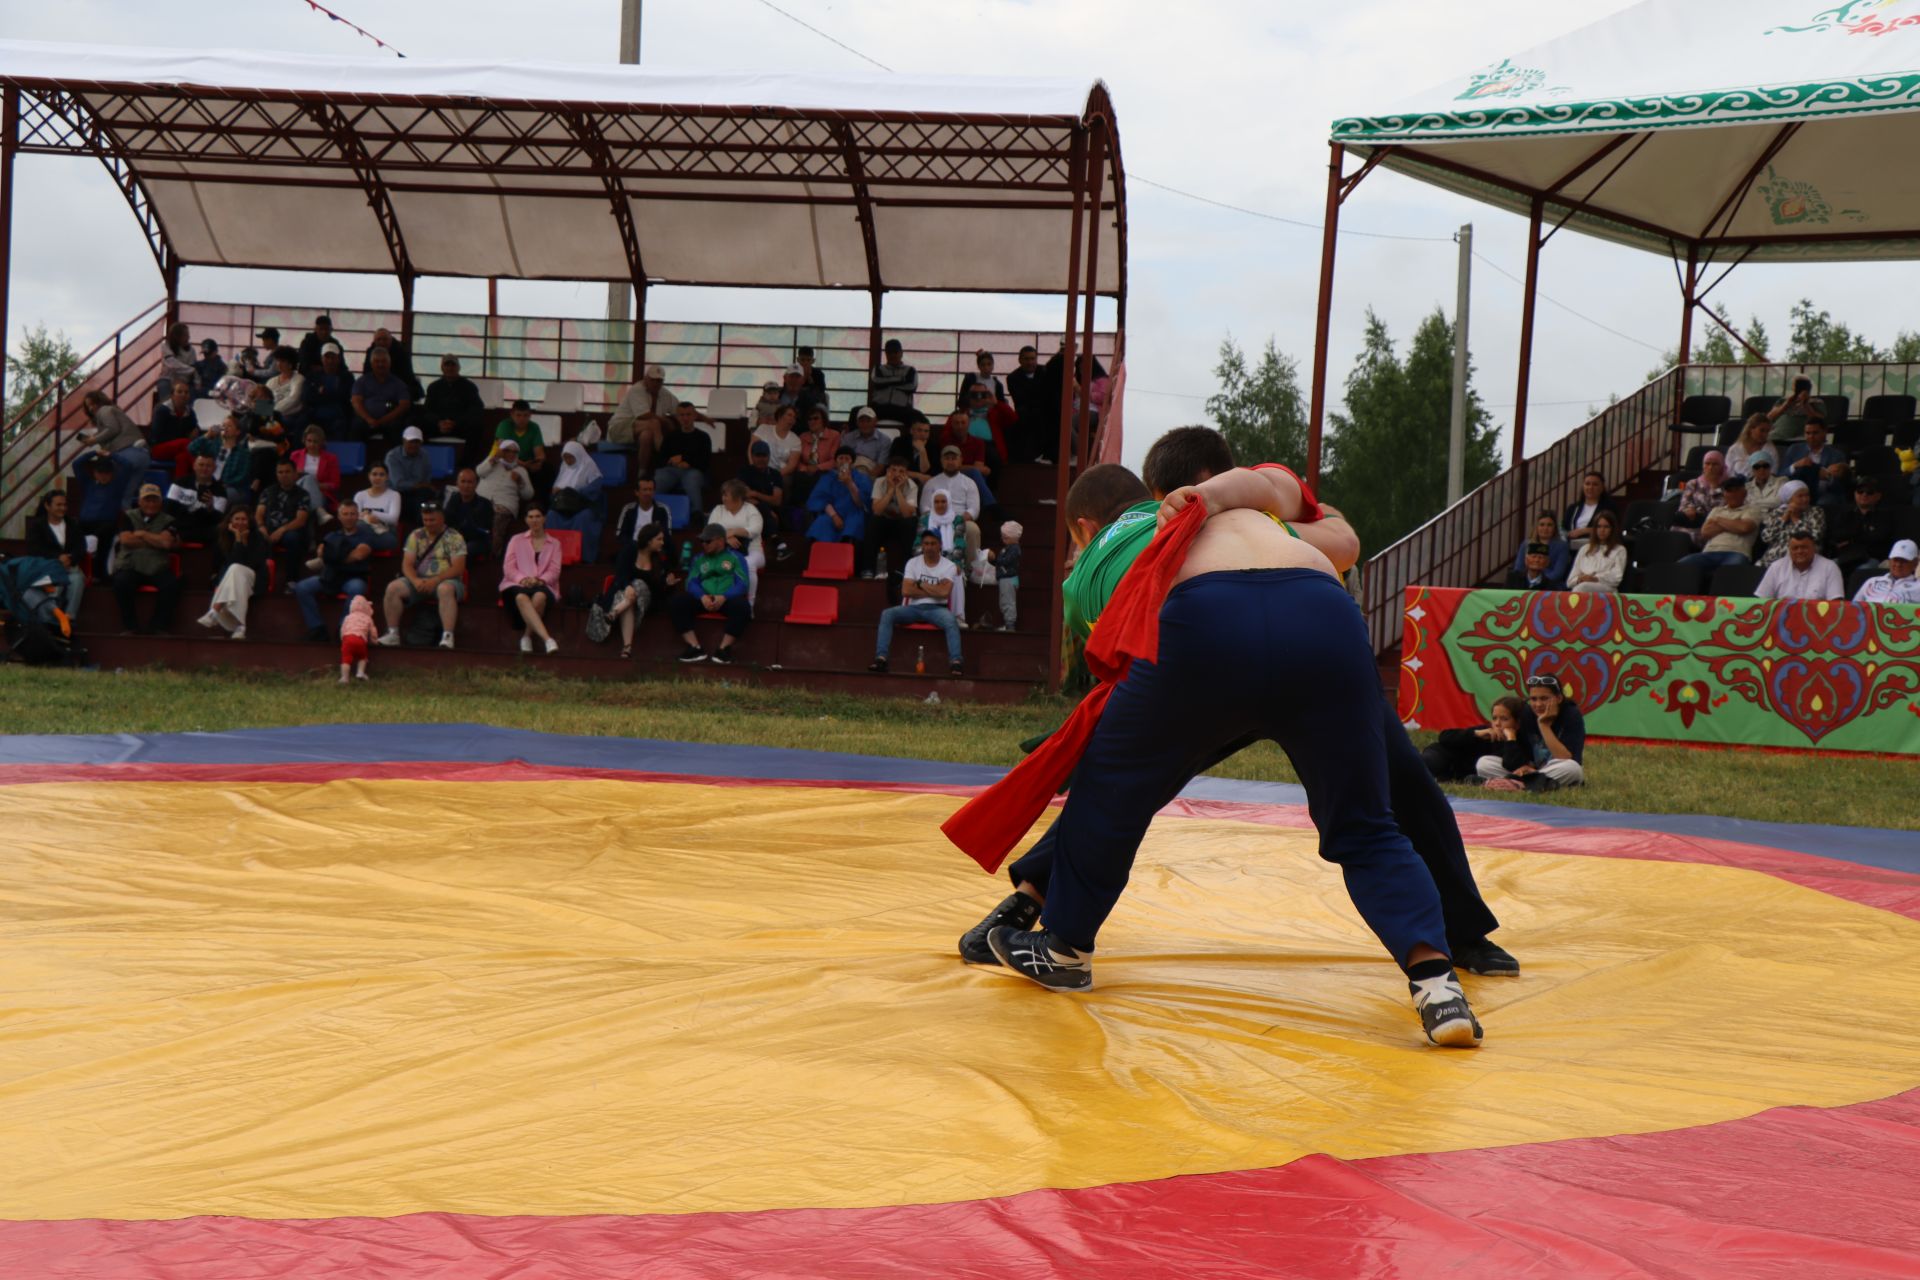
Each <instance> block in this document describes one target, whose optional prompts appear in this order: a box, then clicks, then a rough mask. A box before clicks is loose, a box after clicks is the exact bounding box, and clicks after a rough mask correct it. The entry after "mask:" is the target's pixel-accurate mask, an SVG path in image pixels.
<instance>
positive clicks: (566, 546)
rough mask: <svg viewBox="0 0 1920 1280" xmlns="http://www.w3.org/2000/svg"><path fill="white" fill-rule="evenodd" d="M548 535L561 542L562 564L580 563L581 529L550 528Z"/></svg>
mask: <svg viewBox="0 0 1920 1280" xmlns="http://www.w3.org/2000/svg"><path fill="white" fill-rule="evenodd" d="M547 536H548V537H549V538H552V539H553V540H554V541H556V542H558V543H559V544H560V563H561V564H562V565H569V564H579V563H580V541H581V539H580V531H579V530H578V529H549V530H547Z"/></svg>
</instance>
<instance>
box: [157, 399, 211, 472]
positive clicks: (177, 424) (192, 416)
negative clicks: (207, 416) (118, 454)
mask: <svg viewBox="0 0 1920 1280" xmlns="http://www.w3.org/2000/svg"><path fill="white" fill-rule="evenodd" d="M199 434H200V417H199V415H198V414H196V413H195V412H194V411H193V388H192V387H191V386H189V385H188V384H187V383H186V382H185V381H181V382H176V383H174V384H173V392H172V395H171V396H170V397H169V399H168V400H167V401H166V402H165V403H164V404H160V405H156V406H155V407H154V410H153V422H152V423H151V424H149V426H148V427H147V453H148V455H149V456H150V457H151V459H152V460H153V461H154V462H159V463H164V464H166V466H167V467H168V468H169V469H171V470H172V472H173V474H175V475H176V476H180V475H185V474H186V473H187V471H188V470H189V465H190V464H189V463H188V462H187V457H188V454H187V446H188V445H190V444H192V443H193V441H194V440H195V438H196V437H198V436H199Z"/></svg>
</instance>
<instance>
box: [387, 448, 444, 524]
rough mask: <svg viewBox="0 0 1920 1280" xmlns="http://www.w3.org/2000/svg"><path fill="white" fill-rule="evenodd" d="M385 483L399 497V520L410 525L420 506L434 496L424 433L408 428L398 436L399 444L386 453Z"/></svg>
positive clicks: (431, 464) (430, 458) (430, 465)
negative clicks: (401, 519)
mask: <svg viewBox="0 0 1920 1280" xmlns="http://www.w3.org/2000/svg"><path fill="white" fill-rule="evenodd" d="M387 483H388V484H389V485H391V486H392V487H393V488H394V490H395V491H397V492H398V493H399V494H400V503H401V507H402V515H403V518H404V519H405V520H406V521H407V522H408V523H412V522H413V520H414V517H415V516H416V515H418V514H419V510H420V504H421V503H422V502H424V501H426V500H427V499H428V498H431V497H433V496H434V489H433V458H432V457H431V456H430V455H429V454H428V453H427V434H426V432H424V431H422V430H420V428H418V427H408V428H407V429H406V430H405V431H402V432H401V433H400V443H399V444H397V445H395V446H394V447H393V448H391V449H389V450H387Z"/></svg>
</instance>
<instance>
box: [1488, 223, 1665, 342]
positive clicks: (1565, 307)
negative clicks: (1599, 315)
mask: <svg viewBox="0 0 1920 1280" xmlns="http://www.w3.org/2000/svg"><path fill="white" fill-rule="evenodd" d="M1473 256H1474V257H1476V258H1478V259H1479V260H1480V261H1481V262H1482V263H1484V264H1485V265H1487V266H1488V267H1491V268H1492V269H1493V270H1495V271H1497V272H1499V273H1500V274H1501V275H1503V276H1505V277H1506V278H1507V279H1509V280H1511V281H1513V282H1514V283H1515V284H1517V285H1519V286H1520V287H1521V288H1522V289H1524V288H1526V287H1527V282H1526V281H1524V280H1522V279H1521V278H1520V277H1519V276H1516V275H1515V274H1513V272H1511V271H1509V270H1507V269H1506V268H1505V267H1503V266H1501V265H1500V264H1499V263H1497V262H1494V261H1493V260H1491V259H1490V258H1488V257H1486V256H1485V255H1484V254H1482V253H1481V252H1480V251H1479V250H1478V249H1475V250H1474V251H1473ZM1533 296H1534V297H1536V298H1539V299H1540V300H1541V301H1543V302H1551V303H1552V304H1553V305H1554V306H1556V307H1558V308H1560V309H1561V310H1562V311H1564V312H1566V313H1567V314H1568V315H1570V316H1572V317H1573V318H1574V319H1576V320H1584V321H1586V322H1587V323H1588V324H1590V325H1592V326H1593V327H1594V328H1596V329H1604V330H1605V331H1606V332H1608V333H1610V334H1612V335H1613V336H1614V337H1616V338H1623V339H1625V340H1626V341H1628V342H1631V343H1633V344H1634V345H1636V346H1641V347H1645V348H1646V349H1647V350H1649V351H1651V352H1653V353H1654V354H1655V355H1664V354H1665V353H1664V352H1663V351H1661V349H1660V348H1659V347H1656V346H1654V345H1653V344H1652V343H1651V342H1647V341H1645V340H1644V339H1641V338H1636V337H1634V336H1633V335H1632V334H1630V333H1622V332H1621V331H1620V330H1618V329H1616V328H1614V327H1613V326H1612V325H1606V324H1602V323H1600V322H1599V321H1598V320H1595V319H1594V318H1593V317H1592V316H1590V315H1586V314H1584V313H1583V312H1579V311H1575V310H1574V309H1573V308H1572V307H1570V306H1568V305H1567V304H1566V303H1564V302H1562V301H1560V299H1558V298H1554V297H1549V296H1548V295H1547V294H1544V293H1542V292H1540V290H1539V289H1537V288H1536V289H1535V290H1534V291H1533Z"/></svg>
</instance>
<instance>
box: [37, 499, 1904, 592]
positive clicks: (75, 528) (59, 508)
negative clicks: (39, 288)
mask: <svg viewBox="0 0 1920 1280" xmlns="http://www.w3.org/2000/svg"><path fill="white" fill-rule="evenodd" d="M27 554H28V555H30V556H37V557H39V558H40V559H42V560H53V561H56V562H57V563H58V564H59V565H60V567H61V568H62V569H65V570H66V571H67V587H66V591H65V593H64V594H63V595H62V597H61V601H60V608H61V609H62V610H63V611H64V612H65V613H66V615H67V617H69V618H71V619H72V620H73V622H74V625H75V626H78V625H79V622H80V602H81V601H82V600H83V599H85V598H86V594H87V559H88V557H87V536H86V534H84V533H82V532H81V530H80V521H79V520H77V519H74V520H69V519H67V495H66V494H64V493H62V492H60V491H58V490H55V491H54V492H53V493H50V494H48V495H47V496H46V497H44V498H42V499H40V505H39V507H38V508H36V509H35V510H34V513H33V519H31V520H29V521H27ZM1907 571H1908V573H1909V574H1911V573H1912V571H1913V570H1912V567H1911V566H1909V567H1908V570H1907Z"/></svg>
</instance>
